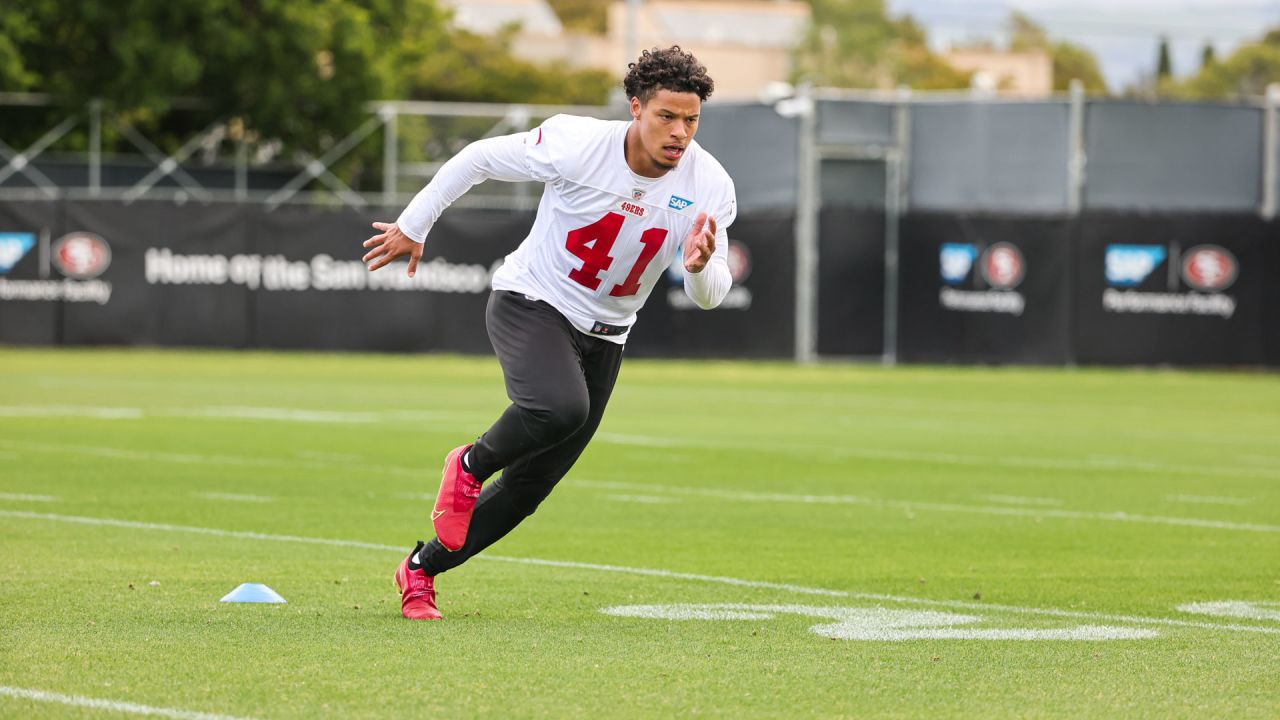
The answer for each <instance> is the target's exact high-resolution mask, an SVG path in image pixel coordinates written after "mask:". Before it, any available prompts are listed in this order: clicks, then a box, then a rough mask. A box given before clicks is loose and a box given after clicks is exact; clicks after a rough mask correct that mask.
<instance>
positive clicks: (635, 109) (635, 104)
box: [631, 97, 642, 120]
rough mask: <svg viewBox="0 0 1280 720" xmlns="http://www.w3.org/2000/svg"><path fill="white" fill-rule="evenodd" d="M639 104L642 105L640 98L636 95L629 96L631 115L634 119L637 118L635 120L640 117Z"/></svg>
mask: <svg viewBox="0 0 1280 720" xmlns="http://www.w3.org/2000/svg"><path fill="white" fill-rule="evenodd" d="M641 106H642V105H641V102H640V98H638V97H632V98H631V117H633V118H635V119H637V120H639V119H640V108H641Z"/></svg>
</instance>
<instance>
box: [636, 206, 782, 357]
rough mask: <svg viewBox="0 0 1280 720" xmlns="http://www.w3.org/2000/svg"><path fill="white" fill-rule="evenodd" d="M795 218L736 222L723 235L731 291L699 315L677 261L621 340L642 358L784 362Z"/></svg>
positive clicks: (778, 215) (753, 217) (744, 218)
mask: <svg viewBox="0 0 1280 720" xmlns="http://www.w3.org/2000/svg"><path fill="white" fill-rule="evenodd" d="M794 237H795V216H794V215H792V214H790V213H781V212H775V213H755V214H751V215H748V216H741V215H740V216H738V219H737V220H735V221H734V223H733V225H732V226H731V227H730V228H729V271H730V273H732V275H733V287H732V288H731V289H730V290H729V294H728V296H726V297H725V299H724V302H722V303H721V304H720V306H719V307H717V308H715V309H714V310H710V311H703V310H701V309H699V308H698V307H697V306H696V305H694V304H693V301H692V300H690V299H689V296H688V295H686V294H685V291H684V276H683V274H682V271H681V263H682V259H681V258H680V257H677V258H675V259H674V261H673V262H672V264H671V266H670V267H669V268H668V269H667V272H666V273H665V274H664V276H663V277H662V278H661V279H659V280H658V285H657V287H655V288H654V289H653V294H652V295H650V296H649V300H648V302H646V303H645V305H644V308H643V309H642V310H640V312H639V316H638V319H637V321H636V326H635V329H634V330H632V331H631V336H630V337H629V338H628V339H627V354H628V355H632V356H644V357H724V358H728V357H755V358H779V357H790V356H791V355H792V353H793V348H794V334H795V294H796V291H795V241H794Z"/></svg>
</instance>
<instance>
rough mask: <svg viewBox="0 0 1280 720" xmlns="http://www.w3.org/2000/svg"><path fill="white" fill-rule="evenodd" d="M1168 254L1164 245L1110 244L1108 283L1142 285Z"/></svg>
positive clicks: (1108, 249) (1117, 285)
mask: <svg viewBox="0 0 1280 720" xmlns="http://www.w3.org/2000/svg"><path fill="white" fill-rule="evenodd" d="M1167 255H1168V250H1166V249H1165V247H1164V246H1162V245H1108V246H1107V255H1106V274H1107V283H1108V284H1109V285H1112V286H1114V287H1135V286H1138V285H1141V284H1142V281H1143V280H1146V279H1147V276H1149V275H1150V274H1151V273H1153V272H1155V269H1156V268H1158V267H1160V263H1162V262H1164V259H1165V257H1166V256H1167Z"/></svg>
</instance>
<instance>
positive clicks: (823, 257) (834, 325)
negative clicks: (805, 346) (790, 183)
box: [818, 208, 885, 357]
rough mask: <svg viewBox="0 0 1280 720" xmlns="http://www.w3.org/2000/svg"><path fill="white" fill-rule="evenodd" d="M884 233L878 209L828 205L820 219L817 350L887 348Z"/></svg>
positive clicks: (853, 352)
mask: <svg viewBox="0 0 1280 720" xmlns="http://www.w3.org/2000/svg"><path fill="white" fill-rule="evenodd" d="M884 231H885V216H884V213H883V212H882V211H878V210H854V209H849V208H827V209H824V210H823V211H822V213H821V215H820V216H819V218H818V354H820V355H828V356H843V357H850V356H869V355H877V356H878V355H880V354H881V353H882V352H883V351H884Z"/></svg>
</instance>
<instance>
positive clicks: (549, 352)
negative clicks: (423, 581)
mask: <svg viewBox="0 0 1280 720" xmlns="http://www.w3.org/2000/svg"><path fill="white" fill-rule="evenodd" d="M485 324H486V326H487V327H488V329H489V340H490V342H492V343H493V349H494V350H495V351H496V352H497V354H498V362H499V363H500V364H501V365H502V374H503V376H504V378H505V380H506V386H507V397H509V398H511V405H510V406H509V407H508V408H507V409H506V411H505V412H503V413H502V417H500V418H498V421H497V422H495V423H494V424H493V426H492V427H490V428H489V430H488V432H486V433H485V434H484V435H482V436H481V437H480V439H479V440H477V441H476V444H475V447H474V448H473V450H472V452H471V469H472V471H473V473H474V474H475V475H476V477H477V478H480V479H483V478H485V477H488V476H489V475H491V474H493V473H495V472H497V471H498V470H502V475H501V476H500V477H498V478H497V479H496V480H492V481H490V482H488V483H486V484H485V486H484V489H483V490H482V491H481V492H480V499H479V500H478V501H477V502H476V509H475V514H474V515H472V517H471V526H470V528H469V529H468V530H467V541H466V543H465V544H464V545H463V546H462V547H461V548H460V549H459V550H457V551H456V552H449V551H448V550H446V549H445V548H444V546H443V545H441V544H440V541H439V540H432V541H431V542H429V543H427V546H426V548H424V549H423V551H422V553H421V562H422V567H423V569H424V570H426V573H427V574H428V575H438V574H440V573H442V572H444V571H446V570H448V569H450V568H454V567H457V566H459V565H461V564H462V563H464V562H466V561H467V559H468V558H470V557H471V556H472V555H475V554H476V553H478V552H480V551H481V550H483V549H485V548H487V547H489V546H490V545H492V544H493V543H494V542H496V541H497V540H498V539H499V538H501V537H502V536H504V535H506V534H507V533H508V532H511V530H512V528H514V527H515V526H516V525H519V524H520V521H521V520H524V519H525V518H526V517H528V516H529V515H532V514H533V511H534V510H536V509H537V508H538V504H539V503H541V502H542V501H543V499H545V498H546V497H547V495H549V494H550V493H551V490H552V488H554V487H555V486H556V483H557V482H559V481H560V478H562V477H564V476H565V474H566V473H568V472H569V468H571V467H573V464H574V462H576V461H577V459H578V456H579V455H581V454H582V451H583V449H585V448H586V447H587V443H588V442H590V440H591V436H592V435H594V434H595V432H596V428H597V427H599V426H600V419H601V418H602V417H604V408H605V405H606V404H608V402H609V395H610V393H612V392H613V384H614V382H615V381H616V380H617V379H618V367H619V366H620V364H621V363H622V345H619V344H617V343H613V342H609V341H608V340H604V339H602V338H598V337H593V336H591V335H587V334H584V333H582V332H579V331H578V330H577V329H575V328H574V327H573V326H572V325H570V324H569V321H568V320H566V319H565V317H564V316H563V315H561V314H560V313H559V311H557V310H556V309H555V308H553V307H551V306H550V305H548V304H547V303H545V302H542V301H539V300H530V299H528V298H527V297H525V296H524V295H520V294H518V293H512V292H506V291H501V290H499V291H495V292H493V293H492V294H491V295H490V296H489V306H488V309H487V310H486V312H485Z"/></svg>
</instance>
